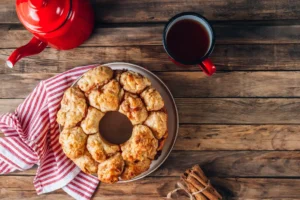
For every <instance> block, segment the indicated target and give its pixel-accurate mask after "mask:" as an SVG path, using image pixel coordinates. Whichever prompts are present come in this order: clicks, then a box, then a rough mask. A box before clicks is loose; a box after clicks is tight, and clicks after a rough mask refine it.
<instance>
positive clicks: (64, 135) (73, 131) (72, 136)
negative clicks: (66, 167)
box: [59, 126, 87, 159]
mask: <svg viewBox="0 0 300 200" xmlns="http://www.w3.org/2000/svg"><path fill="white" fill-rule="evenodd" d="M86 140H87V135H86V134H85V133H84V132H83V130H82V129H81V128H80V127H77V126H76V127H73V128H64V130H63V131H62V132H61V133H60V135H59V143H60V144H61V147H62V149H63V151H64V153H65V154H66V156H67V157H69V158H71V159H75V158H78V157H79V156H81V155H83V154H84V151H85V144H86Z"/></svg>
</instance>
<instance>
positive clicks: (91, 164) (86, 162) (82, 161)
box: [73, 150, 98, 174]
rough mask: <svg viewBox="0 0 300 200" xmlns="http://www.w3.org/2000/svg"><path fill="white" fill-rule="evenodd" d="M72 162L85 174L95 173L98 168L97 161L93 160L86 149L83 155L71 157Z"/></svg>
mask: <svg viewBox="0 0 300 200" xmlns="http://www.w3.org/2000/svg"><path fill="white" fill-rule="evenodd" d="M73 161H74V163H75V164H76V165H77V166H78V167H79V168H80V169H81V170H82V171H83V172H84V173H87V174H95V173H97V170H98V163H97V162H96V161H95V160H93V158H92V156H91V154H90V153H89V152H88V151H87V150H86V151H85V152H84V154H83V155H81V156H79V157H78V158H75V159H73Z"/></svg>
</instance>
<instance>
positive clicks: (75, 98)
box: [56, 87, 87, 128]
mask: <svg viewBox="0 0 300 200" xmlns="http://www.w3.org/2000/svg"><path fill="white" fill-rule="evenodd" d="M86 112H87V102H86V99H85V96H84V94H83V92H82V91H81V90H80V89H78V88H75V87H71V88H69V89H67V90H66V91H65V93H64V96H63V99H62V101H61V106H60V110H59V111H58V113H57V119H56V121H57V122H58V123H59V124H60V125H61V126H63V127H65V128H71V127H74V126H76V125H77V124H78V123H79V122H80V121H81V120H82V119H83V118H84V117H85V115H86Z"/></svg>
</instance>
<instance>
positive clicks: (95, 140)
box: [87, 133, 120, 163]
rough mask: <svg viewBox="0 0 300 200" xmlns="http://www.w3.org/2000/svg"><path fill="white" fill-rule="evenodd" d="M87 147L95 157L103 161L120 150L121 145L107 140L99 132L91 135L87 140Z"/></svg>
mask: <svg viewBox="0 0 300 200" xmlns="http://www.w3.org/2000/svg"><path fill="white" fill-rule="evenodd" d="M87 149H88V151H89V152H90V154H91V155H92V157H93V159H95V160H96V161H97V162H99V163H101V162H103V161H105V160H106V159H108V158H109V157H111V156H112V155H114V154H116V153H117V152H119V151H120V147H119V145H115V144H111V143H109V142H107V141H105V140H104V139H103V138H102V137H101V136H100V134H99V133H96V134H94V135H90V136H89V137H88V140H87Z"/></svg>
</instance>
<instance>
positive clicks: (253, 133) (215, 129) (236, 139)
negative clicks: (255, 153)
mask: <svg viewBox="0 0 300 200" xmlns="http://www.w3.org/2000/svg"><path fill="white" fill-rule="evenodd" d="M299 132H300V126H298V125H181V126H180V128H179V135H178V138H177V141H176V144H175V147H174V149H175V150H195V151H196V150H204V151H205V150H225V151H226V150H300V146H299V140H300V136H299Z"/></svg>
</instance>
